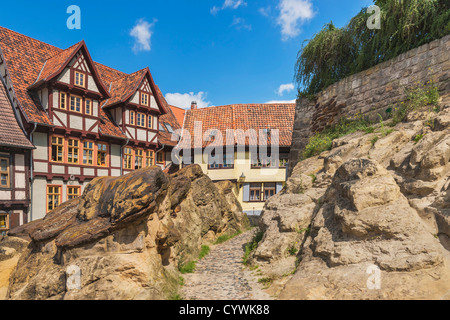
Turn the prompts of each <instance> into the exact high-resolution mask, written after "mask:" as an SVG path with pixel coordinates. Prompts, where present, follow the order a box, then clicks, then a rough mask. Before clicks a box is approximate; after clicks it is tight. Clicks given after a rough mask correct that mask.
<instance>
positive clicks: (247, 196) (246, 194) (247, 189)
mask: <svg viewBox="0 0 450 320" xmlns="http://www.w3.org/2000/svg"><path fill="white" fill-rule="evenodd" d="M243 200H244V201H245V202H249V201H250V183H244V199H243Z"/></svg>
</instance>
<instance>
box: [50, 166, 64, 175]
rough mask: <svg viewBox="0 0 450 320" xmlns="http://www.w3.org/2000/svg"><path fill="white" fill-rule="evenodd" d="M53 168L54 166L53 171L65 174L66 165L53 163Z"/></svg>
mask: <svg viewBox="0 0 450 320" xmlns="http://www.w3.org/2000/svg"><path fill="white" fill-rule="evenodd" d="M51 168H52V173H59V174H64V166H55V165H52V166H51Z"/></svg>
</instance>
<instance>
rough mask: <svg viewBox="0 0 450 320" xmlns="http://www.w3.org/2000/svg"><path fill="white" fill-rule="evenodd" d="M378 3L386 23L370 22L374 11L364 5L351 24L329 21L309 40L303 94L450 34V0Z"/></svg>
mask: <svg viewBox="0 0 450 320" xmlns="http://www.w3.org/2000/svg"><path fill="white" fill-rule="evenodd" d="M375 5H377V6H378V7H380V10H381V29H379V30H377V29H369V28H368V27H367V25H366V23H367V20H368V19H369V17H370V16H371V14H368V13H367V8H363V9H362V10H361V11H360V12H359V13H358V14H357V15H356V16H355V17H353V18H352V19H351V21H350V22H349V24H348V25H347V26H345V27H343V28H336V27H335V26H334V25H333V23H332V22H330V23H327V24H326V25H325V26H324V27H323V28H322V30H320V31H319V32H318V33H317V34H316V35H315V36H314V37H313V38H312V39H311V40H309V42H307V43H304V45H303V47H302V49H301V50H300V51H299V53H298V56H297V63H296V65H295V80H296V82H297V84H298V87H299V88H302V90H299V94H300V96H302V95H305V96H307V95H313V94H316V93H318V92H319V91H321V90H323V89H325V88H326V87H327V86H329V85H331V84H333V83H335V82H337V81H339V80H341V79H343V78H346V77H348V76H350V75H352V74H354V73H358V72H360V71H363V70H366V69H368V68H370V67H373V66H375V65H377V64H379V63H381V62H383V61H387V60H389V59H392V58H394V57H396V56H398V55H399V54H401V53H404V52H406V51H408V50H411V49H413V48H416V47H418V46H421V45H423V44H425V43H428V42H430V41H433V40H435V39H439V38H442V37H443V36H445V35H447V34H450V1H448V0H376V1H375Z"/></svg>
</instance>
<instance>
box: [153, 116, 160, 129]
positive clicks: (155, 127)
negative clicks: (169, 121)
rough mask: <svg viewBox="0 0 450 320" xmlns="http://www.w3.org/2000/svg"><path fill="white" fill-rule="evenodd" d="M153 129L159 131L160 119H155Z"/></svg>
mask: <svg viewBox="0 0 450 320" xmlns="http://www.w3.org/2000/svg"><path fill="white" fill-rule="evenodd" d="M153 129H155V130H159V128H158V117H153Z"/></svg>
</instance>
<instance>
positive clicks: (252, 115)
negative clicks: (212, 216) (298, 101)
mask: <svg viewBox="0 0 450 320" xmlns="http://www.w3.org/2000/svg"><path fill="white" fill-rule="evenodd" d="M294 114H295V104H245V105H243V104H240V105H228V106H218V107H209V108H203V109H198V108H196V105H195V104H194V103H193V105H192V107H191V109H190V110H186V112H185V115H184V122H183V133H182V135H181V139H180V143H179V149H181V150H182V151H181V152H180V155H181V156H180V157H179V158H180V159H181V160H182V162H183V164H182V165H183V166H184V165H189V164H191V163H194V164H198V165H200V166H201V168H202V170H203V172H204V173H205V174H207V175H208V176H209V177H210V178H211V179H212V180H213V181H222V180H229V181H232V182H234V184H235V188H234V192H235V195H236V197H237V198H238V199H239V202H240V203H241V205H242V208H243V210H244V212H245V213H247V214H248V215H259V214H260V213H261V211H262V209H263V207H264V203H265V201H267V199H269V198H270V197H271V196H273V195H274V194H276V193H278V192H280V191H281V190H282V188H283V187H284V185H285V182H286V170H287V159H288V155H289V150H290V147H291V141H292V127H293V122H294Z"/></svg>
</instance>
